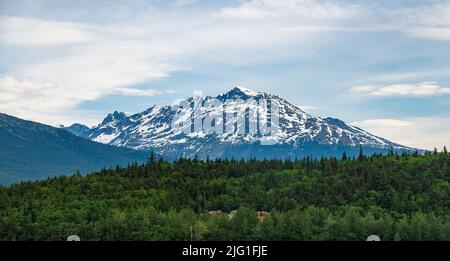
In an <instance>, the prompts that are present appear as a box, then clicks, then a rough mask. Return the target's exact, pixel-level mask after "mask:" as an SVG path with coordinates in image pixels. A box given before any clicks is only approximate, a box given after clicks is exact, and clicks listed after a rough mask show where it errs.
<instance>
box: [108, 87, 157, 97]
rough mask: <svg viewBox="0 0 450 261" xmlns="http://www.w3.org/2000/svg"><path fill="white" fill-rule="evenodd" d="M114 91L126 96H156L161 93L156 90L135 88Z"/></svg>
mask: <svg viewBox="0 0 450 261" xmlns="http://www.w3.org/2000/svg"><path fill="white" fill-rule="evenodd" d="M114 91H115V92H116V93H119V94H123V95H126V96H155V95H156V94H159V93H161V92H160V91H158V90H155V89H147V90H141V89H134V88H116V89H115V90H114Z"/></svg>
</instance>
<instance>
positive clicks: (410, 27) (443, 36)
mask: <svg viewBox="0 0 450 261" xmlns="http://www.w3.org/2000/svg"><path fill="white" fill-rule="evenodd" d="M383 13H385V14H387V15H388V17H389V19H390V20H391V22H393V23H396V24H398V25H401V26H402V27H403V28H402V30H403V31H404V32H405V33H406V34H408V35H410V36H412V37H417V38H425V39H430V40H440V41H450V2H448V1H439V2H437V3H436V2H434V3H426V4H419V5H418V6H414V7H408V8H398V9H394V10H384V11H383Z"/></svg>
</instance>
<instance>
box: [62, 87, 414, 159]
mask: <svg viewBox="0 0 450 261" xmlns="http://www.w3.org/2000/svg"><path fill="white" fill-rule="evenodd" d="M195 99H201V100H200V103H202V104H203V108H202V109H203V110H204V111H207V112H208V114H209V115H212V116H213V117H215V118H220V117H221V116H222V114H224V109H223V108H226V107H227V106H228V107H233V106H235V107H236V108H237V107H242V106H243V107H245V108H246V109H248V111H265V110H267V108H268V107H267V108H265V105H263V104H262V103H259V102H258V103H256V104H255V101H261V100H271V101H272V102H276V103H277V104H279V126H280V128H279V132H278V133H277V134H276V135H274V136H270V137H267V136H264V135H261V134H259V133H254V132H253V133H250V132H246V133H241V134H237V133H236V131H234V132H233V130H231V131H227V132H225V133H220V134H217V133H214V134H208V133H206V132H205V131H204V130H196V131H193V132H191V133H187V134H186V133H180V132H179V131H177V130H176V129H175V130H174V128H173V126H171V125H172V122H173V120H174V117H179V118H191V121H192V122H200V123H201V122H202V121H203V120H202V119H199V118H198V117H197V116H196V112H195V109H194V106H195V105H193V106H191V107H186V108H181V109H174V108H173V107H171V106H152V107H150V108H149V109H147V110H145V111H143V112H140V113H136V114H133V115H127V114H125V113H123V112H117V111H116V112H114V113H112V114H109V115H108V116H107V117H106V118H105V119H104V120H103V121H102V122H101V123H100V124H99V125H98V126H95V127H93V128H91V129H86V126H82V127H80V126H81V125H79V124H78V125H73V126H71V127H69V128H68V130H69V131H72V132H73V133H75V134H76V135H79V136H81V137H84V138H87V139H91V140H94V141H97V142H102V143H106V144H110V145H116V146H122V147H129V148H134V149H139V150H149V149H150V148H151V149H152V150H155V151H156V152H158V153H160V154H162V155H164V156H166V157H167V158H171V157H178V156H180V155H184V156H187V157H193V156H194V155H197V156H199V157H201V158H205V157H207V156H209V157H211V158H215V157H229V158H231V157H233V158H241V157H243V158H250V157H256V158H272V157H276V158H288V157H291V158H293V157H302V156H308V155H311V156H315V157H320V156H340V155H342V153H343V152H347V153H348V154H349V155H355V154H357V153H358V151H359V148H360V146H361V147H363V148H364V150H365V151H366V152H367V153H374V152H386V151H387V150H389V149H390V148H393V149H394V150H397V151H402V150H411V148H408V147H405V146H402V145H399V144H396V143H394V142H391V141H388V140H386V139H383V138H381V137H377V136H375V135H373V134H370V133H368V132H366V131H364V130H362V129H360V128H357V127H354V126H351V125H348V124H346V123H345V122H343V121H341V120H339V119H334V118H320V117H313V116H311V115H309V114H308V113H306V112H304V111H303V110H301V109H300V108H299V107H297V106H295V105H293V104H291V103H289V102H288V101H286V100H285V99H283V98H281V97H279V96H277V95H275V94H270V93H263V92H258V91H253V90H250V89H247V88H242V87H235V88H234V89H232V90H230V91H229V92H227V93H225V94H220V95H218V96H216V97H211V96H208V97H205V98H200V97H191V98H188V99H187V101H189V102H192V103H194V100H195ZM197 101H198V100H197ZM213 101H214V102H217V101H218V104H217V103H216V104H214V106H212V105H210V104H213ZM245 117H246V120H245V127H243V126H240V127H241V128H245V129H248V127H249V125H250V122H252V121H253V123H254V122H255V121H257V120H256V119H255V118H256V117H249V115H246V116H245ZM224 121H225V120H222V122H221V123H220V124H224V125H225V123H224ZM203 125H205V123H204V122H203ZM238 125H239V124H238ZM241 125H244V123H242V124H241ZM235 128H237V127H235ZM80 130H84V131H81V132H80ZM268 138H269V139H275V140H276V143H275V144H274V145H271V146H267V144H266V142H267V139H268Z"/></svg>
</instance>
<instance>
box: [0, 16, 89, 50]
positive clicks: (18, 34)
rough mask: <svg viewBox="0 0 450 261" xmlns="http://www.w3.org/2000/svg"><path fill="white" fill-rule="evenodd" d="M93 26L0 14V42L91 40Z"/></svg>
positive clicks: (33, 42)
mask: <svg viewBox="0 0 450 261" xmlns="http://www.w3.org/2000/svg"><path fill="white" fill-rule="evenodd" d="M92 30H93V27H92V26H89V25H85V24H77V23H66V22H55V21H45V20H39V19H32V18H23V17H20V18H19V17H9V16H0V42H3V43H6V44H10V45H24V46H27V45H61V44H69V43H79V42H85V41H89V40H91V39H92V38H93V32H92Z"/></svg>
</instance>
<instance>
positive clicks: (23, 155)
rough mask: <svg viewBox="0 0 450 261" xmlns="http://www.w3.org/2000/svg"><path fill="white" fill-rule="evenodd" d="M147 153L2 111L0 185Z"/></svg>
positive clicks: (94, 167)
mask: <svg viewBox="0 0 450 261" xmlns="http://www.w3.org/2000/svg"><path fill="white" fill-rule="evenodd" d="M147 154H148V153H145V152H142V151H135V150H131V149H127V148H119V147H115V146H110V145H105V144H101V143H97V142H93V141H90V140H86V139H83V138H80V137H77V136H75V135H73V134H72V133H70V132H69V131H66V130H64V129H61V128H55V127H51V126H47V125H44V124H40V123H36V122H31V121H25V120H22V119H19V118H16V117H12V116H9V115H6V114H2V113H0V184H10V183H13V182H18V181H22V180H35V179H43V178H46V177H49V176H55V175H61V174H73V173H75V172H76V171H77V170H79V171H80V172H82V173H87V172H90V171H94V170H99V169H101V168H102V167H112V166H116V165H126V164H128V163H130V162H134V161H138V162H143V161H144V160H145V159H146V157H147Z"/></svg>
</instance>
